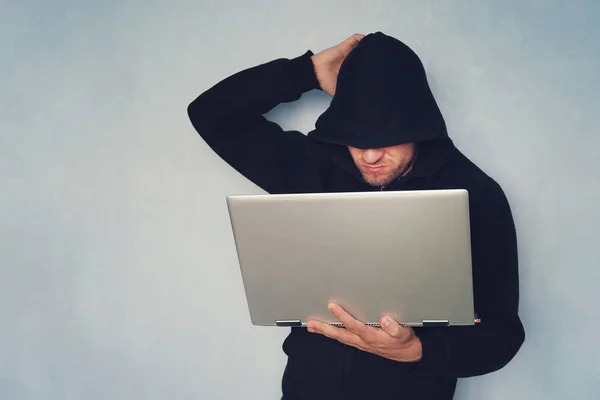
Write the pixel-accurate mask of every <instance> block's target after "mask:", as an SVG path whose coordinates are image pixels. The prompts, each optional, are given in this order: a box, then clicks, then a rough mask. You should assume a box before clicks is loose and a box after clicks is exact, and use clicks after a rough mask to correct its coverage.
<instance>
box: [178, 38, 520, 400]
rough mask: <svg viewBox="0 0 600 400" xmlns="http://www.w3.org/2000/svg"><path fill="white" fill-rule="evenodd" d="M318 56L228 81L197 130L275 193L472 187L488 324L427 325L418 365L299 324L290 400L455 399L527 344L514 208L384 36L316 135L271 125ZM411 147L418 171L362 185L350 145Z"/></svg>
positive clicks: (195, 108)
mask: <svg viewBox="0 0 600 400" xmlns="http://www.w3.org/2000/svg"><path fill="white" fill-rule="evenodd" d="M312 54H313V53H312V52H310V51H307V52H306V53H305V54H304V55H302V56H299V57H297V58H294V59H277V60H274V61H271V62H268V63H266V64H262V65H259V66H256V67H253V68H249V69H246V70H244V71H242V72H239V73H237V74H235V75H233V76H231V77H229V78H227V79H225V80H223V81H221V82H220V83H218V84H217V85H215V86H214V87H212V88H211V89H209V90H207V91H206V92H204V93H203V94H201V95H200V96H199V97H198V98H197V99H196V100H194V101H193V102H192V103H191V104H190V105H189V107H188V115H189V117H190V120H191V122H192V124H193V126H194V128H195V129H196V130H197V131H198V133H199V134H200V135H201V136H202V138H203V139H204V140H205V141H206V143H207V144H208V145H209V146H210V147H211V148H212V149H213V150H214V151H215V152H216V153H217V154H218V155H219V156H220V157H221V158H222V159H223V160H224V161H226V162H227V163H229V164H230V165H231V166H232V167H233V168H235V169H236V170H237V171H239V172H240V173H241V174H243V175H244V176H245V177H247V178H248V179H250V180H251V181H252V182H254V183H255V184H257V185H258V186H260V187H261V188H263V189H264V190H266V191H267V192H269V193H311V192H312V193H314V192H351V191H371V190H432V189H459V188H460V189H466V190H468V192H469V203H470V208H471V210H470V217H471V235H472V239H471V244H472V259H473V283H474V296H475V308H476V311H477V313H478V316H479V317H480V318H481V321H482V322H481V323H480V324H477V325H474V326H468V327H448V328H416V329H415V331H416V334H417V336H418V337H419V339H420V341H421V343H422V348H423V355H422V358H421V360H420V361H419V362H415V363H401V362H396V361H391V360H388V359H385V358H382V357H379V356H376V355H373V354H370V353H366V352H363V351H361V350H358V349H355V348H353V347H349V346H346V345H343V344H341V343H339V342H337V341H334V340H331V339H329V338H326V337H324V336H321V335H318V334H310V333H308V332H307V331H306V329H304V328H292V331H291V333H290V334H289V336H288V337H287V338H286V340H285V341H284V344H283V350H284V352H285V353H286V354H287V356H288V362H287V366H286V369H285V372H284V375H283V380H282V388H283V394H284V398H286V399H290V400H292V399H311V400H318V399H369V398H375V397H379V396H385V398H387V399H411V400H416V399H436V400H439V399H451V398H452V397H453V394H454V391H455V386H456V380H457V378H460V377H472V376H477V375H483V374H487V373H490V372H493V371H496V370H498V369H500V368H502V367H503V366H505V365H506V364H507V363H508V362H509V361H510V360H511V359H512V358H513V357H514V356H515V354H516V353H517V351H518V350H519V349H520V347H521V345H522V343H523V341H524V337H525V334H524V330H523V326H522V324H521V321H520V318H519V315H518V303H519V281H518V263H517V242H516V233H515V227H514V223H513V218H512V215H511V210H510V206H509V204H508V201H507V199H506V197H505V195H504V193H503V191H502V189H501V188H500V186H499V185H498V184H497V183H496V182H495V181H494V180H493V179H492V178H490V177H489V176H487V175H486V174H485V173H484V172H483V171H481V170H480V169H479V168H478V167H477V166H476V165H474V164H473V163H472V162H471V161H470V160H468V159H467V158H466V157H465V156H464V155H463V154H462V153H461V152H460V151H459V150H458V149H457V148H456V147H455V146H454V145H453V143H452V141H451V140H450V138H449V137H448V134H447V130H446V125H445V123H444V119H443V117H442V115H441V113H440V110H439V108H438V106H437V104H436V102H435V99H434V97H433V95H432V93H431V90H430V88H429V84H428V82H427V78H426V74H425V70H424V68H423V65H422V64H421V61H420V60H419V58H418V57H417V55H416V54H415V53H414V52H413V51H412V50H411V49H409V48H408V47H407V46H406V45H405V44H403V43H402V42H400V41H398V40H397V39H394V38H392V37H390V36H387V35H384V34H383V33H381V32H377V33H374V34H370V35H367V36H365V37H364V38H363V39H362V40H361V42H360V43H359V44H358V45H357V46H356V48H355V49H354V50H352V52H351V53H350V55H349V56H348V57H347V58H346V60H345V61H344V63H343V64H342V67H341V69H340V72H339V76H338V81H337V88H336V94H335V96H334V97H333V99H332V102H331V105H330V107H329V108H328V109H327V110H326V111H325V112H324V113H323V114H322V115H321V116H320V117H319V119H318V121H317V123H316V126H315V129H314V130H313V131H312V132H310V133H308V135H304V134H302V133H300V132H297V131H284V130H283V129H282V128H281V127H280V126H279V125H277V124H275V123H273V122H271V121H268V120H267V119H266V118H265V117H264V116H263V115H264V114H265V113H267V112H268V111H270V110H271V109H272V108H274V107H275V106H276V105H278V104H280V103H284V102H291V101H294V100H297V99H298V98H300V96H301V95H302V94H303V93H305V92H307V91H310V90H313V89H319V85H318V82H317V79H316V76H315V73H314V69H313V64H312V60H311V56H312ZM410 142H412V143H416V144H417V148H418V156H417V157H416V160H415V163H414V166H413V168H412V170H411V171H410V173H409V174H407V175H406V176H405V177H402V178H399V179H396V180H395V181H393V182H392V183H390V184H388V185H387V186H386V187H381V188H380V187H373V186H371V185H369V184H367V183H366V182H365V181H364V180H363V179H362V177H361V174H360V172H359V170H358V168H357V167H356V165H355V164H354V162H353V160H352V158H351V156H350V154H349V151H348V148H347V146H353V147H358V148H378V147H386V146H392V145H396V144H401V143H410ZM398 262H399V263H400V262H402V254H398ZM248 372H249V373H251V371H248Z"/></svg>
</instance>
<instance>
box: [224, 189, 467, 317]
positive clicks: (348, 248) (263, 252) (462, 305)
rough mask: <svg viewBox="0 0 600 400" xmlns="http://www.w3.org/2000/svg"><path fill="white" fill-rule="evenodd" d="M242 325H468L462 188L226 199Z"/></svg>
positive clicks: (465, 241)
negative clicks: (348, 321) (338, 315)
mask: <svg viewBox="0 0 600 400" xmlns="http://www.w3.org/2000/svg"><path fill="white" fill-rule="evenodd" d="M227 206H228V211H229V216H230V221H231V225H232V229H233V235H234V240H235V245H236V250H237V255H238V260H239V265H240V270H241V275H242V280H243V284H244V290H245V293H246V299H247V303H248V309H249V313H250V318H251V321H252V323H253V324H254V325H263V326H269V325H274V326H304V325H305V324H306V322H307V320H309V319H312V318H315V319H319V320H321V321H324V322H328V323H331V324H335V325H340V324H339V321H337V319H335V317H333V316H332V315H331V314H330V313H329V311H328V309H327V305H328V303H329V302H331V301H333V302H337V303H338V304H340V305H341V306H342V307H344V308H345V309H346V311H348V312H349V313H350V314H351V315H353V316H354V317H355V318H357V319H358V320H360V321H362V322H365V323H367V324H369V325H373V326H378V325H379V318H380V317H381V316H382V315H384V314H385V315H389V316H391V317H392V318H394V319H395V320H396V321H398V322H399V323H402V324H405V325H408V326H429V325H431V326H441V325H443V326H448V325H472V324H473V323H474V309H473V288H472V269H471V243H470V225H469V202H468V193H467V191H466V190H428V191H407V192H392V191H390V192H358V193H311V194H282V195H243V196H228V197H227Z"/></svg>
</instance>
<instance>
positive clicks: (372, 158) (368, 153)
mask: <svg viewBox="0 0 600 400" xmlns="http://www.w3.org/2000/svg"><path fill="white" fill-rule="evenodd" d="M382 157H383V150H382V149H366V150H363V153H362V158H363V160H365V162H367V163H369V164H375V163H376V162H377V161H379V160H381V158H382Z"/></svg>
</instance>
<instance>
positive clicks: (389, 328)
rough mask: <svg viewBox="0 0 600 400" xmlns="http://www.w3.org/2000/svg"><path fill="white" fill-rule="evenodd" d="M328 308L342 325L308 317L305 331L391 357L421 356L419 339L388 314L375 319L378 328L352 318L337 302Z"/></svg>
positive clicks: (405, 359) (409, 359) (416, 358)
mask: <svg viewBox="0 0 600 400" xmlns="http://www.w3.org/2000/svg"><path fill="white" fill-rule="evenodd" d="M329 311H331V313H332V314H333V315H334V316H335V317H336V318H337V319H338V320H339V321H340V322H341V323H342V324H343V325H344V328H345V329H344V328H338V327H335V326H333V325H331V324H328V323H323V322H320V321H315V320H311V321H308V322H307V327H308V331H309V332H312V333H320V334H322V335H324V336H327V337H329V338H331V339H335V340H337V341H339V342H341V343H344V344H347V345H350V346H353V347H356V348H358V349H360V350H363V351H367V352H369V353H373V354H376V355H378V356H381V357H385V358H388V359H390V360H394V361H401V362H414V361H419V360H420V359H421V355H422V349H421V341H420V340H419V338H418V337H417V336H416V335H415V332H414V330H413V329H412V328H410V327H404V326H401V325H400V324H398V323H397V322H396V321H394V320H393V319H392V318H390V317H388V316H384V317H382V318H381V320H380V321H379V322H380V324H381V328H375V327H372V326H368V325H365V324H363V323H362V322H360V321H358V320H356V319H354V318H353V317H352V316H351V315H350V314H348V313H347V312H346V311H345V310H344V309H343V308H342V307H341V306H339V305H337V304H330V305H329Z"/></svg>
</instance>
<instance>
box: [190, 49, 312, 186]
mask: <svg viewBox="0 0 600 400" xmlns="http://www.w3.org/2000/svg"><path fill="white" fill-rule="evenodd" d="M312 55H313V53H312V52H311V51H307V52H306V53H305V54H303V55H302V56H299V57H297V58H294V59H277V60H274V61H271V62H268V63H266V64H262V65H259V66H256V67H253V68H249V69H246V70H244V71H241V72H238V73H236V74H234V75H232V76H230V77H228V78H226V79H224V80H223V81H221V82H219V83H217V84H216V85H215V86H213V87H212V88H210V89H209V90H207V91H206V92H204V93H202V94H201V95H200V96H199V97H198V98H196V99H195V100H194V101H193V102H192V103H191V104H190V105H189V106H188V109H187V112H188V116H189V118H190V121H191V123H192V125H193V127H194V129H196V131H197V132H198V133H199V134H200V136H201V137H202V138H203V139H204V140H205V141H206V143H207V144H208V145H209V146H210V147H211V148H212V149H213V150H214V151H215V152H216V153H217V154H218V155H219V156H220V157H221V158H222V159H223V160H224V161H226V162H227V163H228V164H229V165H231V166H232V167H233V168H235V169H236V170H237V171H238V172H240V173H241V174H242V175H244V176H245V177H246V178H248V179H249V180H251V181H252V182H254V183H255V184H257V185H258V186H260V187H261V188H263V189H264V190H266V191H267V192H269V193H277V192H283V191H285V186H284V185H286V182H289V181H294V180H295V178H296V174H299V173H301V172H302V169H303V168H306V165H307V163H308V152H307V138H306V136H305V135H304V134H302V133H300V132H297V131H283V129H282V128H281V127H280V126H279V125H277V124H276V123H274V122H271V121H268V120H267V119H266V118H265V117H263V114H265V113H267V112H268V111H270V110H271V109H272V108H274V107H275V106H277V105H278V104H280V103H285V102H291V101H294V100H297V99H299V98H300V96H301V95H302V94H303V93H304V92H307V91H309V90H312V89H318V88H319V84H318V81H317V78H316V75H315V72H314V69H313V63H312V60H311V56H312Z"/></svg>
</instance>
